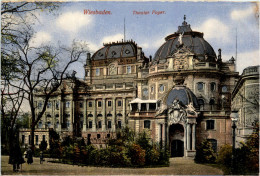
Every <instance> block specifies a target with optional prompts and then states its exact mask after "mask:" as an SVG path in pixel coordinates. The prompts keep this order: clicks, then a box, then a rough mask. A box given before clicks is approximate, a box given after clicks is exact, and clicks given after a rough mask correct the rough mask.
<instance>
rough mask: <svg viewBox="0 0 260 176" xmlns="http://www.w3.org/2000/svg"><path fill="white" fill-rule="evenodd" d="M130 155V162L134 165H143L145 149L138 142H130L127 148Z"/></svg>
mask: <svg viewBox="0 0 260 176" xmlns="http://www.w3.org/2000/svg"><path fill="white" fill-rule="evenodd" d="M129 156H131V163H132V165H135V166H143V165H144V164H145V150H143V149H142V148H141V146H140V145H138V144H132V146H131V147H130V150H129Z"/></svg>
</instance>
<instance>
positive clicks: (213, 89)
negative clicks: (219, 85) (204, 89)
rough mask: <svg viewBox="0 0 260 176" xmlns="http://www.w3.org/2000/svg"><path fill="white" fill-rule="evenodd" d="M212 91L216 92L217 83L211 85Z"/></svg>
mask: <svg viewBox="0 0 260 176" xmlns="http://www.w3.org/2000/svg"><path fill="white" fill-rule="evenodd" d="M210 90H211V91H215V90H216V83H214V82H212V83H210Z"/></svg>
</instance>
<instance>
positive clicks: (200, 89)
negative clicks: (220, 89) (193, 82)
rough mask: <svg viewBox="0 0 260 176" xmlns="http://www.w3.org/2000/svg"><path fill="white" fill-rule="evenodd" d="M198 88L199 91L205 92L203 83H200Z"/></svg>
mask: <svg viewBox="0 0 260 176" xmlns="http://www.w3.org/2000/svg"><path fill="white" fill-rule="evenodd" d="M197 86H198V91H202V90H203V82H198V84H197Z"/></svg>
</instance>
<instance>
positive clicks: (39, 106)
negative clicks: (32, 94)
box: [38, 101, 42, 109]
mask: <svg viewBox="0 0 260 176" xmlns="http://www.w3.org/2000/svg"><path fill="white" fill-rule="evenodd" d="M40 108H42V102H41V101H39V103H38V109H40Z"/></svg>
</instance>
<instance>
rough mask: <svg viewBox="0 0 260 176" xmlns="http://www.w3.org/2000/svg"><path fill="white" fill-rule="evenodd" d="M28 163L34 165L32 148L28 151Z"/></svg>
mask: <svg viewBox="0 0 260 176" xmlns="http://www.w3.org/2000/svg"><path fill="white" fill-rule="evenodd" d="M27 163H28V164H32V163H33V153H32V150H31V149H30V147H29V148H28V150H27Z"/></svg>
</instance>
